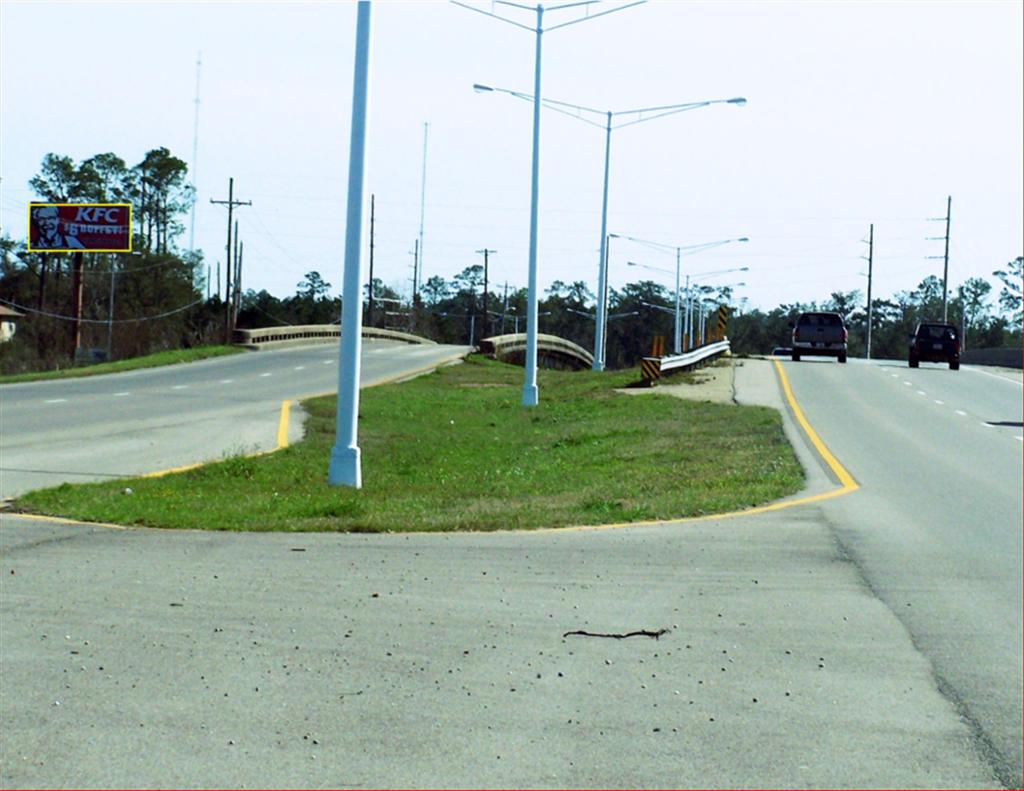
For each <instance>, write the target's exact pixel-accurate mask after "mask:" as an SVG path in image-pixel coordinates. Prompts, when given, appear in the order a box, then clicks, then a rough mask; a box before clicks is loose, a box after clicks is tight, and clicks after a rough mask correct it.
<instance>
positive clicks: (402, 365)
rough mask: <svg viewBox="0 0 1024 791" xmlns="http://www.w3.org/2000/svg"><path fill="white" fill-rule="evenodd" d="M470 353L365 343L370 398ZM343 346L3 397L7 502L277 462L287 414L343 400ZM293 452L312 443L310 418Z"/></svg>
mask: <svg viewBox="0 0 1024 791" xmlns="http://www.w3.org/2000/svg"><path fill="white" fill-rule="evenodd" d="M468 351H469V347H466V346H445V345H433V344H409V343H402V342H397V341H378V340H364V341H363V354H362V368H361V376H360V379H361V384H362V386H364V387H365V386H370V385H374V384H378V383H380V382H384V381H389V380H391V379H394V378H395V377H400V376H404V375H409V374H413V373H416V372H417V371H423V370H427V369H430V368H431V367H436V366H437V365H440V364H444V363H447V362H451V361H453V360H459V359H461V358H462V357H463V356H464V355H465V354H466V353H467V352H468ZM337 389H338V344H337V343H333V344H325V345H319V346H305V347H299V348H290V349H279V350H275V351H261V352H252V353H248V354H239V355H233V356H229V357H218V358H213V359H209V360H201V361H199V362H195V363H189V364H186V365H171V366H166V367H162V368H147V369H141V370H137V371H131V372H127V373H122V374H113V375H109V376H94V377H85V378H81V379H58V380H46V381H40V382H26V383H23V384H16V385H3V386H2V387H0V420H2V424H3V448H2V455H0V499H4V498H10V497H15V496H17V495H18V494H20V493H23V492H25V491H28V490H30V489H39V488H42V487H44V486H56V485H58V484H61V483H64V482H65V481H70V482H74V483H80V482H82V481H89V480H98V479H103V478H117V477H124V476H127V475H140V474H143V473H150V472H155V471H160V470H165V469H172V468H175V467H180V466H184V465H188V464H194V463H196V462H204V461H212V460H217V459H220V458H223V457H224V456H225V455H231V454H237V453H255V452H259V451H266V450H273V449H274V448H276V447H277V445H278V427H279V425H280V422H281V421H280V416H281V403H282V401H284V400H288V399H292V400H294V399H300V398H304V397H308V396H311V395H316V394H320V393H327V392H337ZM289 425H290V430H289V437H288V440H290V441H294V440H296V439H298V438H299V437H301V436H302V422H301V415H299V414H296V415H295V416H294V419H292V420H290V421H289Z"/></svg>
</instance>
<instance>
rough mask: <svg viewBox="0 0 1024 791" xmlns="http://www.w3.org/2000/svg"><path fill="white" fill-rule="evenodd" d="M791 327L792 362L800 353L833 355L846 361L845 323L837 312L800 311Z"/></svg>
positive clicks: (823, 355) (797, 359) (797, 360)
mask: <svg viewBox="0 0 1024 791" xmlns="http://www.w3.org/2000/svg"><path fill="white" fill-rule="evenodd" d="M789 326H790V327H792V328H793V343H792V347H793V351H792V357H793V362H799V361H800V356H801V355H817V356H819V357H835V358H836V359H838V360H839V362H841V363H845V362H846V339H847V335H848V333H847V332H846V325H845V324H844V323H843V317H842V316H840V315H839V314H838V313H801V314H800V316H799V318H797V320H796V323H795V324H793V323H790V325H789Z"/></svg>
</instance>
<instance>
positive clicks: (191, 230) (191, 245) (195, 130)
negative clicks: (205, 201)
mask: <svg viewBox="0 0 1024 791" xmlns="http://www.w3.org/2000/svg"><path fill="white" fill-rule="evenodd" d="M202 65H203V53H202V52H200V53H199V54H198V55H197V56H196V112H195V119H194V121H193V123H192V190H193V195H192V220H191V222H190V223H189V227H188V251H189V252H190V253H194V252H195V249H196V245H195V241H196V196H195V191H196V157H197V155H198V153H199V69H200V67H201V66H202Z"/></svg>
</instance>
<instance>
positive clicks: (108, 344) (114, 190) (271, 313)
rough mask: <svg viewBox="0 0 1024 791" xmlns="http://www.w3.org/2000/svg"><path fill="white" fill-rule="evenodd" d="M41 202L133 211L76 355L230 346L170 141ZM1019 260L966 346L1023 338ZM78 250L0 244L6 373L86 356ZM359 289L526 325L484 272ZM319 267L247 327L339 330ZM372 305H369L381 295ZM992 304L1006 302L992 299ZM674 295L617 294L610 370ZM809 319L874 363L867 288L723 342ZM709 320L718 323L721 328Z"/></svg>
mask: <svg viewBox="0 0 1024 791" xmlns="http://www.w3.org/2000/svg"><path fill="white" fill-rule="evenodd" d="M29 184H30V186H31V188H32V189H33V191H34V192H35V193H36V194H37V195H38V196H39V199H40V200H42V201H46V202H53V203H71V202H93V203H120V202H125V203H131V204H132V206H133V217H134V223H133V249H134V252H133V253H132V254H105V253H92V254H88V255H86V256H85V257H84V258H85V262H84V267H83V310H82V314H81V315H82V317H83V322H82V324H81V346H82V347H84V348H87V349H99V350H101V351H102V352H103V353H104V355H106V353H108V352H109V355H110V356H111V357H112V358H115V359H118V358H126V357H135V356H139V355H143V354H148V353H151V352H154V351H162V350H167V349H180V348H189V347H193V346H202V345H210V344H215V343H223V342H225V341H226V340H227V339H228V325H227V316H228V312H227V305H226V304H225V302H224V300H223V298H222V297H221V296H220V295H219V294H217V295H210V296H204V290H205V291H208V289H209V285H208V283H207V279H208V276H207V274H206V273H207V271H208V270H206V268H205V267H204V265H203V255H202V253H201V252H200V251H195V252H189V251H187V250H182V249H181V248H180V247H179V244H178V240H179V238H180V236H181V235H182V233H183V231H184V227H185V226H184V217H185V215H186V214H187V213H188V211H189V210H190V209H191V207H192V202H193V201H194V199H195V195H194V190H193V188H192V186H191V184H190V183H189V181H188V166H187V165H186V163H185V162H184V161H182V160H181V159H179V158H177V157H175V156H174V155H173V154H171V152H170V151H169V150H168V149H166V148H156V149H153V150H152V151H149V152H147V153H146V155H145V157H144V158H143V159H142V161H141V162H139V163H137V164H135V165H130V166H129V165H127V164H126V163H125V161H124V160H123V159H121V158H120V157H118V156H116V155H115V154H113V153H105V154H97V155H96V156H93V157H90V158H88V159H85V160H83V161H82V162H80V163H76V162H75V161H74V160H72V159H71V158H70V157H66V156H59V155H56V154H47V156H46V157H45V158H44V159H43V162H42V166H41V168H40V171H39V173H38V174H37V175H36V176H34V177H33V178H32V179H31V180H30V182H29ZM1021 264H1022V259H1021V257H1017V258H1015V259H1013V260H1011V261H1009V263H1007V264H1006V265H1005V266H1003V267H1001V268H1000V269H996V270H994V271H993V275H994V277H995V278H996V281H997V284H998V287H999V288H1000V290H999V292H998V294H995V293H994V291H993V285H992V283H991V282H989V281H988V280H985V279H983V278H970V279H968V280H966V281H965V282H964V283H962V284H960V285H958V286H956V287H953V288H951V289H950V290H949V298H948V305H947V313H948V316H949V320H950V321H951V322H952V323H955V324H957V325H958V326H961V327H962V328H963V330H964V336H965V341H966V346H967V348H976V347H998V346H1016V347H1019V346H1020V344H1021V322H1022V310H1021V279H1022V272H1021ZM71 267H72V255H71V254H65V253H46V252H29V251H28V249H27V245H26V241H25V240H22V241H16V240H14V239H12V238H10V237H9V236H6V235H4V236H3V237H0V304H2V305H6V306H7V307H9V308H13V309H15V310H18V311H20V312H22V313H24V314H26V315H25V317H24V318H23V319H21V320H20V322H19V325H18V330H17V334H16V335H15V337H14V339H13V340H11V341H9V342H7V343H2V344H0V373H4V374H7V373H18V372H23V371H37V370H52V369H55V368H59V367H67V366H68V365H71V364H73V363H74V362H75V350H74V349H72V348H71V345H72V340H71V339H72V337H73V335H72V327H71V325H72V322H71V321H70V317H71V314H72V311H71V301H72V298H73V295H72V283H71V280H72V278H71ZM372 286H373V287H372V292H371V289H370V285H369V284H367V285H366V286H365V287H364V291H363V294H362V299H363V320H364V324H366V325H368V326H375V327H385V328H391V329H397V330H403V331H409V332H414V333H416V334H419V335H422V336H425V337H427V338H430V339H432V340H435V341H437V342H439V343H453V344H474V345H477V344H479V342H480V339H482V338H485V337H488V336H490V335H498V334H505V333H511V332H516V331H525V326H526V311H527V292H526V289H521V288H511V289H509V288H507V287H505V286H500V287H495V284H494V282H493V281H491V282H489V283H488V284H487V286H488V287H487V289H486V294H485V289H484V269H483V266H481V265H479V264H478V265H474V266H470V267H467V268H465V269H463V270H462V271H461V272H460V273H458V274H456V275H454V276H453V277H452V278H451V279H445V278H443V277H441V276H439V275H435V276H433V277H431V278H429V279H428V280H427V281H426V282H425V283H424V284H423V286H422V288H421V289H420V290H419V291H418V293H416V294H415V296H414V297H413V298H411V299H410V298H408V297H407V296H403V295H401V294H399V293H397V292H396V291H395V290H394V289H392V288H389V287H388V286H386V285H385V284H383V283H382V282H381V281H380V280H379V279H375V280H374V282H373V284H372ZM330 291H331V284H330V283H328V282H326V281H325V280H324V279H323V277H322V276H321V275H320V273H319V272H318V271H310V272H307V273H306V275H305V277H304V278H303V279H302V280H301V281H300V282H299V283H298V284H296V291H295V293H294V294H293V295H291V296H286V297H277V296H274V295H272V294H270V293H268V292H267V291H265V290H262V291H258V292H257V291H253V290H247V291H245V292H244V293H243V294H242V297H241V300H240V305H239V310H238V314H237V326H238V327H239V328H259V327H268V326H279V325H298V324H329V323H333V322H338V321H339V320H340V316H341V310H342V301H341V299H340V298H338V297H331V296H330ZM371 297H372V298H371ZM994 297H997V300H996V304H997V305H998V309H996V307H994V306H993V304H992V300H993V298H994ZM694 299H695V300H699V301H700V303H699V304H700V305H701V307H702V311H701V312H703V313H705V314H707V315H708V316H710V315H711V314H712V313H713V312H714V311H715V310H716V309H717V307H718V306H719V305H720V304H726V305H731V304H733V303H734V302H735V300H734V295H733V293H732V291H731V290H730V289H729V288H715V287H711V286H701V287H699V288H697V289H695V293H694ZM941 302H942V282H941V280H939V279H938V278H936V277H934V276H930V277H927V278H925V279H924V280H923V281H922V282H921V283H920V284H919V285H918V286H917V288H915V289H913V290H911V291H904V292H899V293H897V294H895V295H893V296H891V297H888V298H877V299H874V300H872V310H871V324H872V357H894V358H902V357H903V356H904V355H905V352H906V338H907V335H908V334H909V333H910V332H912V331H913V330H914V327H915V326H916V324H917V322H918V321H919V320H922V319H936V318H941V315H942V310H941ZM595 304H596V299H595V295H594V294H593V293H592V292H591V291H590V290H589V288H588V286H587V284H586V283H584V282H582V281H576V282H573V283H564V282H561V281H555V282H554V283H552V284H551V285H550V287H549V288H548V289H547V291H546V292H545V293H544V294H543V296H542V298H541V299H540V301H539V307H538V325H539V329H540V332H544V333H549V334H552V335H557V336H559V337H562V338H566V339H568V340H571V341H573V342H575V343H577V344H579V345H580V346H582V347H583V348H585V349H587V350H591V349H593V346H594V329H595V324H596V322H595V317H594V314H595ZM674 308H675V302H674V296H673V294H672V292H671V290H670V289H667V288H665V287H664V286H662V285H660V284H658V283H655V282H653V281H649V280H642V281H640V282H637V283H630V284H627V285H625V286H623V288H622V289H621V290H616V289H610V291H609V294H608V311H607V312H608V318H609V321H608V328H607V337H606V343H605V349H606V365H607V366H608V367H609V368H627V367H631V366H635V365H637V364H638V362H639V359H640V358H641V357H643V356H645V355H647V354H649V353H650V351H651V344H652V340H653V338H654V337H655V336H659V335H660V336H662V337H663V338H664V339H665V342H666V343H665V345H666V348H667V349H669V350H671V347H672V338H673V327H674V320H675V316H674V312H675V311H674ZM805 310H834V311H836V312H838V313H841V314H842V315H843V317H844V318H845V320H846V322H847V325H848V327H849V328H850V340H849V344H850V354H851V355H852V356H857V355H864V353H865V340H866V329H867V310H866V306H865V305H864V300H863V297H862V295H861V293H860V292H858V291H850V292H834V293H832V294H831V295H830V296H829V298H828V299H826V300H824V301H822V302H821V303H808V304H799V303H793V304H783V305H780V306H778V307H777V308H774V309H773V310H770V311H767V312H764V311H761V310H750V311H742V310H736V309H735V308H733V309H732V312H731V316H730V319H729V326H728V335H729V338H730V341H731V343H732V348H733V351H734V352H735V353H738V354H763V353H768V352H770V351H771V350H772V348H773V347H775V346H786V345H788V343H789V338H790V328H789V326H788V325H789V322H791V321H793V320H794V319H795V317H796V316H797V314H799V313H800V312H802V311H805ZM710 321H711V319H709V323H710Z"/></svg>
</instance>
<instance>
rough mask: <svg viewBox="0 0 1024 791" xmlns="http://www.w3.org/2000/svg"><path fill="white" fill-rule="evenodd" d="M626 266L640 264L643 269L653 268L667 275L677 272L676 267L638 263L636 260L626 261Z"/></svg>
mask: <svg viewBox="0 0 1024 791" xmlns="http://www.w3.org/2000/svg"><path fill="white" fill-rule="evenodd" d="M622 238H623V239H625V238H627V237H622ZM626 266H638V267H640V268H641V269H651V270H653V271H655V272H664V273H665V274H666V275H674V274H675V270H674V269H662V268H661V267H658V266H650V265H649V264H638V263H637V262H636V261H627V262H626Z"/></svg>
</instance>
